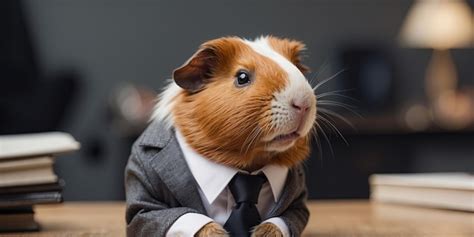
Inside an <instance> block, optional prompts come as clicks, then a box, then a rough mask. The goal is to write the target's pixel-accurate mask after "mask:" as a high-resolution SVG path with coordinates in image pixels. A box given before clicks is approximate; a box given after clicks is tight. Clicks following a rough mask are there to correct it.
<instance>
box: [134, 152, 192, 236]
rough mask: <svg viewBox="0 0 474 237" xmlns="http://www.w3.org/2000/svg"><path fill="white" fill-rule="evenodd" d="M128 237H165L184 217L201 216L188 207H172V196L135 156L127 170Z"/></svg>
mask: <svg viewBox="0 0 474 237" xmlns="http://www.w3.org/2000/svg"><path fill="white" fill-rule="evenodd" d="M125 190H126V201H127V209H126V221H127V236H165V235H166V233H167V231H168V229H169V228H170V227H171V225H173V223H174V222H175V221H176V220H177V219H178V218H179V217H180V216H182V215H184V214H186V213H197V211H196V210H194V209H192V208H187V207H170V206H169V205H168V204H167V203H166V202H165V201H164V200H166V199H168V200H169V199H170V198H172V197H169V196H170V195H171V194H170V192H169V190H167V188H166V186H165V185H164V184H162V183H160V182H158V183H155V182H153V185H152V184H151V183H150V179H149V177H148V175H147V170H146V168H145V167H144V166H143V164H142V162H141V160H140V159H139V157H138V156H137V155H135V154H133V153H132V155H131V156H130V159H129V161H128V164H127V167H126V168H125Z"/></svg>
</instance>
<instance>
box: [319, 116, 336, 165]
mask: <svg viewBox="0 0 474 237" xmlns="http://www.w3.org/2000/svg"><path fill="white" fill-rule="evenodd" d="M316 126H317V128H319V130H321V134H322V135H323V137H324V138H325V139H326V141H327V142H328V145H329V151H330V152H331V155H332V157H334V150H333V149H332V145H331V141H330V140H329V136H328V135H327V134H326V132H324V129H323V128H322V126H319V123H316Z"/></svg>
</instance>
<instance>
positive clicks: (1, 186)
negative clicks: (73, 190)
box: [0, 132, 80, 232]
mask: <svg viewBox="0 0 474 237" xmlns="http://www.w3.org/2000/svg"><path fill="white" fill-rule="evenodd" d="M79 146H80V145H79V143H78V142H77V141H76V140H74V138H73V137H72V136H70V135H69V134H66V133H60V132H52V133H39V134H23V135H7V136H0V232H13V231H36V230H39V225H38V223H37V222H36V221H35V218H34V209H33V207H34V205H37V204H51V203H60V202H62V189H63V187H64V181H63V180H61V179H60V178H58V176H57V175H56V173H55V172H54V169H53V165H54V161H55V158H56V157H57V156H58V155H60V154H64V153H66V152H71V151H75V150H77V149H79Z"/></svg>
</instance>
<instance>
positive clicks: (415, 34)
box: [400, 0, 474, 49]
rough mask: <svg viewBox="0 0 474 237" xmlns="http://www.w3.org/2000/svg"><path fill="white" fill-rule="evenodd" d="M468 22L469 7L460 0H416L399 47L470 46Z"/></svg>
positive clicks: (472, 34) (401, 35)
mask: <svg viewBox="0 0 474 237" xmlns="http://www.w3.org/2000/svg"><path fill="white" fill-rule="evenodd" d="M472 19H473V18H472V12H471V8H470V7H469V5H468V4H467V3H466V2H465V1H464V0H418V1H416V2H415V4H414V5H413V6H412V8H411V9H410V10H409V12H408V15H407V17H406V19H405V22H404V24H403V26H402V29H401V32H400V40H401V44H402V45H404V46H408V47H421V48H434V49H448V48H462V47H468V46H471V45H472V43H473V41H474V39H473V38H474V32H473V31H474V28H473V20H472Z"/></svg>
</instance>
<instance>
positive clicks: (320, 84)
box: [313, 69, 346, 91]
mask: <svg viewBox="0 0 474 237" xmlns="http://www.w3.org/2000/svg"><path fill="white" fill-rule="evenodd" d="M345 70H346V69H342V70H340V71H339V72H336V74H334V75H332V76H331V77H329V78H327V79H324V80H322V81H321V82H319V83H318V84H317V85H316V86H315V87H313V91H316V90H317V89H318V88H319V87H321V86H322V85H324V84H325V83H326V82H328V81H330V80H332V79H334V78H336V77H337V76H338V75H339V74H341V73H342V72H344V71H345Z"/></svg>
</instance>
